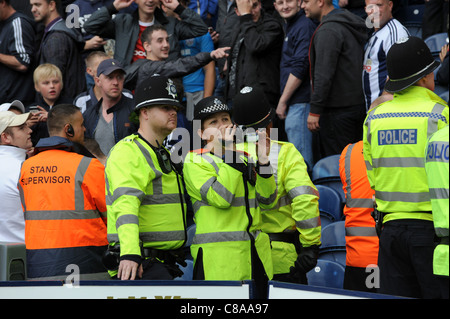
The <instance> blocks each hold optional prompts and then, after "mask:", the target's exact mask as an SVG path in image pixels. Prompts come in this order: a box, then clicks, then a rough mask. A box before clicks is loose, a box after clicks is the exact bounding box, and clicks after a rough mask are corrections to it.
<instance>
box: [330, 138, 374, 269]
mask: <svg viewBox="0 0 450 319" xmlns="http://www.w3.org/2000/svg"><path fill="white" fill-rule="evenodd" d="M339 173H340V175H341V180H342V184H343V189H344V193H345V198H346V203H345V206H344V216H345V245H346V250H347V254H346V265H347V266H351V267H361V268H366V267H367V266H368V265H376V264H377V261H378V246H379V245H378V244H379V243H378V236H377V232H376V230H375V221H374V219H373V217H372V215H371V213H372V212H373V199H372V196H373V195H374V194H375V191H374V190H373V189H372V188H370V184H369V180H368V179H367V173H366V167H365V164H364V157H363V142H362V141H359V142H358V143H355V144H349V145H347V146H346V147H345V148H344V150H343V151H342V153H341V157H340V158H339Z"/></svg>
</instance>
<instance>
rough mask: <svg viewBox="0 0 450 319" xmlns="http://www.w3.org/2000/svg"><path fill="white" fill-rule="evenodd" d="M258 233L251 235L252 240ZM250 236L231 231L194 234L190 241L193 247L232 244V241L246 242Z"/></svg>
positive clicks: (241, 232)
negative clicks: (223, 243)
mask: <svg viewBox="0 0 450 319" xmlns="http://www.w3.org/2000/svg"><path fill="white" fill-rule="evenodd" d="M259 233H260V231H257V232H253V233H251V236H252V237H253V238H256V237H258V235H259ZM250 239H251V238H250V235H249V233H248V232H246V231H231V232H216V233H205V234H195V236H194V239H193V241H192V244H193V245H201V244H211V243H219V242H232V241H248V240H250Z"/></svg>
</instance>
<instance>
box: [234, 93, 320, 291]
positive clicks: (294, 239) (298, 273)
mask: <svg viewBox="0 0 450 319" xmlns="http://www.w3.org/2000/svg"><path fill="white" fill-rule="evenodd" d="M261 90H262V89H261V88H258V87H249V88H247V89H246V90H245V89H243V90H242V91H241V92H240V93H238V94H237V95H236V97H235V98H234V101H233V103H234V106H235V108H234V111H233V117H234V121H235V122H236V124H237V125H243V126H245V127H247V129H250V130H257V131H263V130H265V132H266V134H267V135H268V136H269V137H271V135H272V133H273V131H272V130H273V127H272V121H273V118H275V116H276V115H275V109H274V108H273V107H272V106H271V105H269V103H268V101H267V99H265V97H264V94H263V92H262V91H261ZM242 92H245V93H242ZM254 101H257V103H258V106H259V107H258V109H257V110H254V109H253V108H254V106H253V103H254ZM272 138H273V136H272V137H271V138H270V150H271V151H270V153H269V162H270V166H271V169H272V172H273V175H274V177H275V182H276V184H277V193H276V205H275V207H274V208H272V209H264V208H263V209H262V210H261V211H262V224H261V225H262V226H261V230H262V231H263V232H265V233H267V234H268V235H269V238H270V247H271V253H272V262H273V272H274V280H279V281H287V282H293V283H300V284H305V285H306V284H307V283H308V282H307V278H306V273H307V272H308V271H310V270H311V269H313V268H314V266H316V263H317V258H318V256H319V246H320V236H321V235H320V234H321V226H320V225H321V223H320V215H319V202H318V199H319V193H318V191H317V188H316V187H315V186H314V184H313V183H312V182H311V179H310V177H309V175H308V171H307V168H306V164H305V161H304V160H303V158H302V155H301V154H300V153H299V151H298V150H297V149H296V147H295V146H294V145H293V144H292V143H289V142H281V141H277V140H275V139H272ZM246 146H247V147H248V150H247V149H243V150H244V151H246V152H249V153H250V154H252V155H254V157H255V155H256V154H255V152H254V150H253V148H252V143H246V144H245V143H239V144H238V146H237V147H238V149H240V147H246ZM240 150H242V149H240Z"/></svg>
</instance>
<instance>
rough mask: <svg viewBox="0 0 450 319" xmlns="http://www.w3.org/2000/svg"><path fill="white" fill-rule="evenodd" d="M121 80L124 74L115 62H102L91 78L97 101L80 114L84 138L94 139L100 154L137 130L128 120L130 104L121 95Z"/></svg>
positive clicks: (106, 151)
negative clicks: (95, 88) (97, 94)
mask: <svg viewBox="0 0 450 319" xmlns="http://www.w3.org/2000/svg"><path fill="white" fill-rule="evenodd" d="M124 80H125V70H124V69H123V68H122V66H121V65H120V63H119V61H117V60H114V59H107V60H103V61H102V62H101V63H100V64H99V65H98V68H97V76H96V78H95V85H96V86H98V88H99V89H100V92H101V99H100V100H99V101H98V102H97V104H95V105H93V106H92V107H90V108H88V109H87V110H86V112H85V113H84V114H83V116H84V120H85V126H86V136H87V137H90V138H94V139H95V140H96V141H97V142H98V144H99V145H100V148H101V150H102V152H103V153H104V154H108V153H109V150H110V149H111V148H112V147H113V146H114V145H115V144H116V143H117V142H118V141H120V140H121V139H122V138H124V137H125V136H128V135H130V134H132V133H134V132H136V130H137V128H136V126H135V125H134V123H131V122H130V119H129V115H130V113H131V112H133V110H134V100H133V98H128V97H126V96H124V95H123V94H122V91H123V83H124Z"/></svg>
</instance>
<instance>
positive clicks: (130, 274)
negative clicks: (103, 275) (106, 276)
mask: <svg viewBox="0 0 450 319" xmlns="http://www.w3.org/2000/svg"><path fill="white" fill-rule="evenodd" d="M143 273H144V269H143V268H142V265H139V264H138V263H137V262H134V261H132V260H121V261H120V263H119V271H118V273H117V278H118V279H120V280H135V279H136V275H138V276H139V278H142V274H143Z"/></svg>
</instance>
